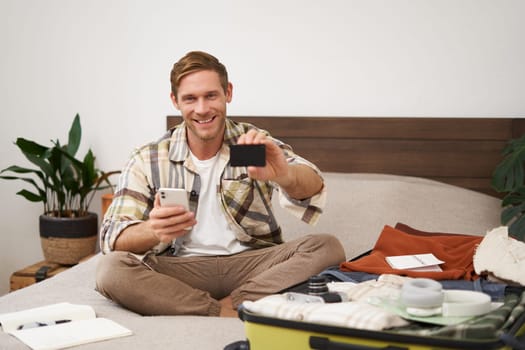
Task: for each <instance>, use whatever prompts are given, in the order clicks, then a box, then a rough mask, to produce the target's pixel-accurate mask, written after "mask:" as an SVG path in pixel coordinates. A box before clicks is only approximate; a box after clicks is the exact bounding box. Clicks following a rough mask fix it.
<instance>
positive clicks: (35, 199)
mask: <svg viewBox="0 0 525 350" xmlns="http://www.w3.org/2000/svg"><path fill="white" fill-rule="evenodd" d="M16 194H17V195H19V196H22V197H24V198H25V199H27V200H28V201H31V202H42V201H43V199H44V198H45V196H43V197H42V195H37V194H35V193H33V192H29V191H28V190H21V191H18V192H17V193H16Z"/></svg>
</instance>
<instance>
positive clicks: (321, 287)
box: [308, 275, 328, 296]
mask: <svg viewBox="0 0 525 350" xmlns="http://www.w3.org/2000/svg"><path fill="white" fill-rule="evenodd" d="M327 282H328V280H327V279H326V277H324V276H320V275H316V276H312V277H310V278H309V279H308V294H309V295H317V296H321V295H323V294H326V293H328V286H327V285H326V284H327Z"/></svg>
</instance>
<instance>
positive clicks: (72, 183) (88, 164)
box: [0, 114, 112, 216]
mask: <svg viewBox="0 0 525 350" xmlns="http://www.w3.org/2000/svg"><path fill="white" fill-rule="evenodd" d="M81 136H82V129H81V125H80V117H79V115H78V114H77V115H76V116H75V118H74V120H73V123H72V124H71V128H70V130H69V134H68V142H67V144H65V145H62V143H61V142H60V140H58V139H57V140H51V144H52V146H51V147H45V146H43V145H40V144H38V143H36V142H34V141H30V140H27V139H24V138H21V137H20V138H18V139H17V140H16V142H15V145H16V146H17V147H18V148H19V149H20V151H21V152H22V154H23V155H24V156H25V157H26V159H27V160H28V161H29V162H30V163H31V164H33V165H35V166H36V168H35V169H31V168H27V167H23V166H18V165H12V166H10V167H8V168H5V169H3V170H2V171H1V172H0V174H1V175H0V178H1V179H5V180H20V181H23V182H27V183H29V184H31V185H32V186H34V187H35V189H36V192H31V191H28V190H26V189H23V190H21V191H19V192H18V193H17V194H18V195H20V196H23V197H24V198H26V199H27V200H30V201H32V202H33V201H43V202H44V213H52V214H53V215H55V216H70V214H75V215H76V214H78V215H83V213H85V212H86V211H87V210H88V207H89V203H90V202H91V199H93V195H94V192H95V191H97V190H100V189H103V188H105V187H104V186H100V182H101V180H100V178H101V177H103V175H101V174H103V173H102V172H101V171H100V170H99V169H97V168H96V166H95V156H94V154H93V152H92V151H91V150H89V151H88V152H87V154H86V155H85V156H84V158H83V159H82V160H80V159H77V158H75V154H76V153H77V152H78V149H79V146H80V141H81ZM12 173H14V174H34V175H35V176H36V179H33V178H29V177H23V176H15V175H13V174H12ZM35 180H40V182H41V183H40V184H39V183H38V182H37V181H35ZM105 181H106V182H107V183H108V184H109V185H110V186H112V185H111V183H110V182H109V180H108V179H107V177H106V178H105ZM90 193H91V197H90V199H89V200H87V197H88V196H89V194H90Z"/></svg>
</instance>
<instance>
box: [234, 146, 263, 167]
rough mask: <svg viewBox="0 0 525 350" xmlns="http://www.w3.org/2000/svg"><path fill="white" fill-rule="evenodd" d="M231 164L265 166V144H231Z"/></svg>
mask: <svg viewBox="0 0 525 350" xmlns="http://www.w3.org/2000/svg"><path fill="white" fill-rule="evenodd" d="M230 165H231V166H265V165H266V146H265V145H262V144H257V145H231V146H230Z"/></svg>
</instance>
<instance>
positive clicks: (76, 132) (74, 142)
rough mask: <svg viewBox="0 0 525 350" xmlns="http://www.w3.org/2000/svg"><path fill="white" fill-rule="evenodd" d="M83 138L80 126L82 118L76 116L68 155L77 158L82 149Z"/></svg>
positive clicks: (70, 132) (68, 142)
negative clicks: (81, 141) (79, 149)
mask: <svg viewBox="0 0 525 350" xmlns="http://www.w3.org/2000/svg"><path fill="white" fill-rule="evenodd" d="M81 138H82V127H81V126H80V116H79V115H78V113H77V115H75V118H74V119H73V123H72V124H71V128H70V129H69V135H68V140H67V153H69V154H71V155H72V156H75V154H76V153H77V151H78V148H79V147H80V139H81Z"/></svg>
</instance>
